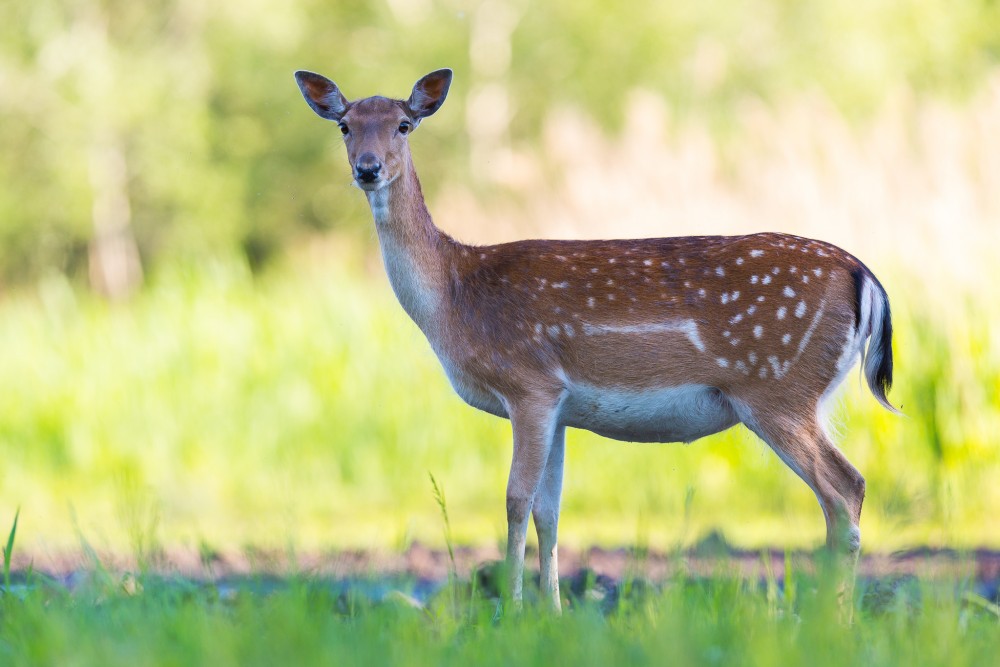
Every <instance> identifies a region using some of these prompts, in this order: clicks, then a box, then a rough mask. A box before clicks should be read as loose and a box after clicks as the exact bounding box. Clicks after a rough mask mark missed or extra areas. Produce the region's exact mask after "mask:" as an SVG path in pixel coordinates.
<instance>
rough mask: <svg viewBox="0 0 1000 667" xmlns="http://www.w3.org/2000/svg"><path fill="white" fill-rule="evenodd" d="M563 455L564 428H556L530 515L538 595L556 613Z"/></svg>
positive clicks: (558, 601) (564, 449) (558, 600)
mask: <svg viewBox="0 0 1000 667" xmlns="http://www.w3.org/2000/svg"><path fill="white" fill-rule="evenodd" d="M565 456H566V427H564V426H562V425H559V426H557V427H556V429H555V431H554V432H553V435H552V444H551V445H550V447H549V456H548V460H547V461H546V463H545V469H544V471H543V472H542V481H541V484H540V485H539V487H538V493H537V495H536V496H535V503H534V506H533V507H532V510H531V513H532V517H533V518H534V520H535V531H536V532H537V533H538V561H539V568H540V572H541V590H542V595H543V596H544V597H545V598H546V599H547V600H548V601H549V604H550V605H551V606H552V608H553V609H554V610H555V611H556V612H557V613H558V612H559V611H560V610H561V602H560V599H559V555H558V537H557V535H558V530H559V502H560V498H561V496H562V479H563V461H564V459H565Z"/></svg>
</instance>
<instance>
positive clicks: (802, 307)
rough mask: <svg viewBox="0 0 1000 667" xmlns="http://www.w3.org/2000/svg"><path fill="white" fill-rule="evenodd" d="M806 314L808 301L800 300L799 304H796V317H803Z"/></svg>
mask: <svg viewBox="0 0 1000 667" xmlns="http://www.w3.org/2000/svg"><path fill="white" fill-rule="evenodd" d="M805 314H806V302H805V301H799V305H797V306H795V317H798V318H801V317H802V316H803V315H805Z"/></svg>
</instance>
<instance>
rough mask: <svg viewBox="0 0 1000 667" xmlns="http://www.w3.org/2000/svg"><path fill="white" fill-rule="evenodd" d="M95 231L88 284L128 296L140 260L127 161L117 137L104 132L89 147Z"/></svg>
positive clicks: (139, 277)
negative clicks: (130, 201)
mask: <svg viewBox="0 0 1000 667" xmlns="http://www.w3.org/2000/svg"><path fill="white" fill-rule="evenodd" d="M89 171H90V184H91V188H92V189H93V193H94V202H93V209H92V220H93V225H94V235H93V237H92V238H91V240H90V248H89V257H88V262H89V267H88V269H89V275H90V285H91V287H92V288H93V289H94V290H95V291H96V292H98V293H100V294H103V295H104V296H106V297H108V298H109V299H112V300H119V299H124V298H125V297H128V296H129V295H130V294H132V292H134V291H135V290H136V288H138V287H139V285H140V284H141V283H142V262H141V260H140V258H139V247H138V245H137V244H136V241H135V234H133V232H132V207H131V205H130V203H129V196H128V162H127V160H126V158H125V150H124V148H123V147H122V142H121V139H120V137H119V136H118V135H117V134H116V133H114V132H104V133H103V136H99V137H97V138H96V140H95V142H94V145H93V146H91V149H90V163H89Z"/></svg>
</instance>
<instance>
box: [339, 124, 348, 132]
mask: <svg viewBox="0 0 1000 667" xmlns="http://www.w3.org/2000/svg"><path fill="white" fill-rule="evenodd" d="M337 126H338V127H339V128H340V133H341V134H344V135H346V134H347V132H348V129H347V123H343V122H341V123H337Z"/></svg>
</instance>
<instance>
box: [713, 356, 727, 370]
mask: <svg viewBox="0 0 1000 667" xmlns="http://www.w3.org/2000/svg"><path fill="white" fill-rule="evenodd" d="M715 363H717V364H719V365H720V366H722V367H723V368H729V359H726V358H725V357H719V358H717V359H716V360H715Z"/></svg>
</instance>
